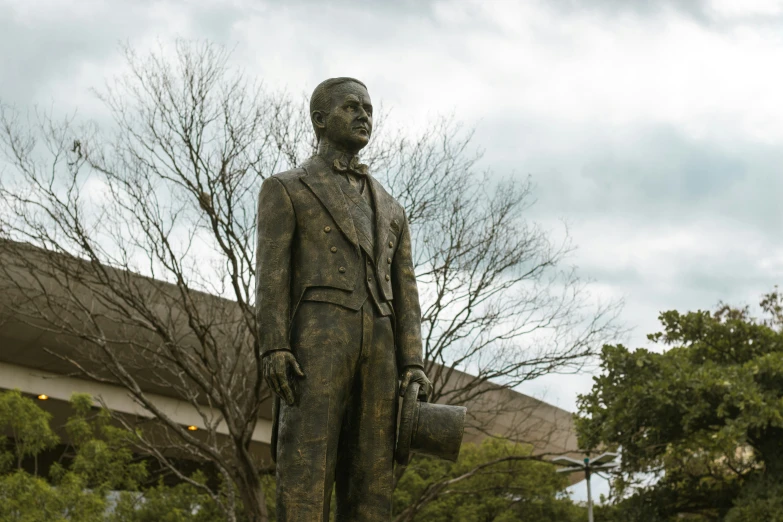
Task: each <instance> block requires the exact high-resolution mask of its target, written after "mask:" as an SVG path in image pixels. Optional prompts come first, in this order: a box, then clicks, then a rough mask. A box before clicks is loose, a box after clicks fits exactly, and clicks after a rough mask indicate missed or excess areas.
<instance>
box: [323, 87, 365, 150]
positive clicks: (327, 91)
mask: <svg viewBox="0 0 783 522" xmlns="http://www.w3.org/2000/svg"><path fill="white" fill-rule="evenodd" d="M348 82H353V83H358V84H359V85H361V86H362V87H364V88H365V89H366V88H367V86H366V85H365V84H363V83H362V82H360V81H359V80H357V79H356V78H348V77H347V76H341V77H340V78H329V79H328V80H324V81H322V82H321V83H319V84H318V86H317V87H316V88H315V90H314V91H313V95H312V96H310V120H311V122H312V124H313V130H314V131H315V137H316V138H317V139H318V140H320V139H321V129H319V128H318V127H316V126H315V122H313V121H312V118H313V112H315V111H322V112H329V109H331V108H332V89H334V88H335V87H337V86H338V85H341V84H343V83H348Z"/></svg>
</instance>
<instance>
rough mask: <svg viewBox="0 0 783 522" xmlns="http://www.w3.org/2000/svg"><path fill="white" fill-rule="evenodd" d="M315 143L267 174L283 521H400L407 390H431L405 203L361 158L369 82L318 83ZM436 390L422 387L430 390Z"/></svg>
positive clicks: (264, 288)
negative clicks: (395, 502) (396, 476)
mask: <svg viewBox="0 0 783 522" xmlns="http://www.w3.org/2000/svg"><path fill="white" fill-rule="evenodd" d="M310 116H311V120H312V124H313V128H314V129H315V134H316V137H317V139H318V152H317V154H316V155H315V156H313V157H312V158H310V159H309V160H308V161H306V162H305V163H304V164H303V165H301V166H300V167H298V168H295V169H293V170H289V171H287V172H282V173H280V174H276V175H274V176H271V177H270V178H268V179H266V180H265V181H264V183H263V185H262V187H261V193H260V195H259V202H258V248H257V268H256V278H257V281H258V284H257V303H256V307H257V316H258V326H259V332H260V344H261V351H262V353H263V372H264V378H265V379H266V382H267V383H268V385H269V386H270V388H271V389H272V390H274V392H275V394H276V395H277V405H278V407H277V408H276V415H275V425H274V427H273V432H274V433H273V442H272V446H273V448H272V451H273V457H275V458H276V462H277V520H278V521H280V522H287V521H297V522H314V521H325V520H328V519H329V504H330V498H331V495H332V486H333V485H335V486H336V495H337V499H336V500H337V517H338V519H339V520H341V521H343V520H344V521H349V520H356V521H359V520H361V521H381V520H390V518H391V510H392V502H391V499H392V488H393V467H394V443H395V434H396V418H397V403H398V400H397V394H398V392H399V393H401V394H403V393H404V392H405V389H406V388H407V386H408V385H409V384H410V383H411V382H418V383H419V384H420V386H421V387H420V390H421V393H422V394H423V395H424V396H426V395H428V394H429V393H430V391H431V384H430V381H429V380H428V379H427V376H426V375H425V373H424V370H423V365H422V344H421V309H420V306H419V296H418V291H417V288H416V278H415V275H414V272H413V260H412V256H411V237H410V231H409V229H408V222H407V220H406V216H405V212H404V210H403V208H402V206H400V204H399V203H397V201H395V200H394V198H392V197H391V196H390V195H389V194H388V193H387V192H386V190H384V188H383V187H382V186H381V185H380V183H378V181H376V180H375V179H374V178H373V177H372V176H371V175H370V174H369V173H368V172H367V166H366V165H363V164H361V163H360V162H359V160H358V157H357V153H358V152H359V151H360V150H361V149H362V148H364V147H365V146H366V145H367V143H368V142H369V140H370V136H371V134H372V124H373V118H372V116H373V107H372V103H371V102H370V95H369V94H368V92H367V88H366V87H365V85H364V84H363V83H362V82H360V81H358V80H355V79H353V78H332V79H329V80H326V81H324V82H323V83H321V84H320V85H318V87H316V88H315V91H313V95H312V97H311V98H310ZM425 398H426V397H425Z"/></svg>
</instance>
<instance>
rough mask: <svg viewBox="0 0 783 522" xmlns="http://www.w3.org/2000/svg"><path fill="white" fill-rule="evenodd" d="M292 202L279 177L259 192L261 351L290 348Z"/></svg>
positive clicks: (258, 284)
mask: <svg viewBox="0 0 783 522" xmlns="http://www.w3.org/2000/svg"><path fill="white" fill-rule="evenodd" d="M295 231H296V215H295V214H294V206H293V203H292V202H291V198H290V197H289V195H288V192H287V191H286V189H285V187H284V186H283V184H282V183H281V182H280V180H278V179H276V178H274V177H270V178H267V179H266V180H264V183H263V184H262V185H261V192H260V193H259V195H258V227H257V243H256V320H257V324H258V335H259V344H260V347H261V353H262V354H268V353H270V352H272V351H275V350H289V351H290V349H291V347H290V346H289V343H288V329H289V322H290V319H291V316H290V312H291V249H292V244H293V239H294V232H295Z"/></svg>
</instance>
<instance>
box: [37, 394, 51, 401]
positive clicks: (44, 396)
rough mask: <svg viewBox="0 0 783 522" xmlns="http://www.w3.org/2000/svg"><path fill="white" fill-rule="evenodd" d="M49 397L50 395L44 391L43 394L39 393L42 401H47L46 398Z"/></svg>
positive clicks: (39, 398)
mask: <svg viewBox="0 0 783 522" xmlns="http://www.w3.org/2000/svg"><path fill="white" fill-rule="evenodd" d="M48 398H49V396H48V395H45V394H43V393H42V394H41V395H39V396H38V400H41V401H45V400H47V399H48Z"/></svg>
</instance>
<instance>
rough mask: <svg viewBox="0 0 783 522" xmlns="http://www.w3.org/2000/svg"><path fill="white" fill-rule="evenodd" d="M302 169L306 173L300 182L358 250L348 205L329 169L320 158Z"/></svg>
mask: <svg viewBox="0 0 783 522" xmlns="http://www.w3.org/2000/svg"><path fill="white" fill-rule="evenodd" d="M302 167H303V168H304V169H305V171H306V172H307V175H306V176H302V178H301V179H302V182H303V183H304V184H305V185H307V186H308V187H309V188H310V190H312V191H313V194H315V196H316V197H317V198H318V199H319V200H320V201H321V203H323V205H324V207H326V210H328V211H329V214H331V216H332V219H334V222H335V223H336V224H337V226H338V227H339V228H340V230H342V231H343V233H344V234H345V237H347V238H348V240H349V241H350V242H351V243H353V244H354V245H355V246H356V247H357V248H358V247H359V240H358V239H357V237H356V228H355V227H354V225H353V219H351V214H350V212H349V211H348V204H347V203H346V201H345V196H344V195H343V193H342V191H341V190H340V187H339V186H337V183H336V181H337V180H335V179H332V178H331V176H332V172H331V169H330V168H329V167H328V166H327V165H326V163H325V162H324V161H323V160H322V159H321V158H320V157H316V158H314V159H312V160H311V161H308V162H306V163H305V164H304V165H302Z"/></svg>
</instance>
